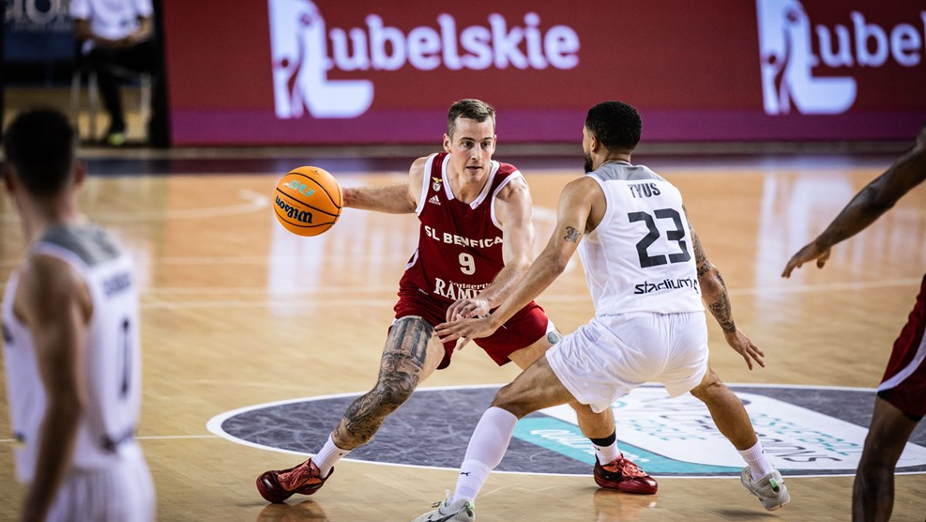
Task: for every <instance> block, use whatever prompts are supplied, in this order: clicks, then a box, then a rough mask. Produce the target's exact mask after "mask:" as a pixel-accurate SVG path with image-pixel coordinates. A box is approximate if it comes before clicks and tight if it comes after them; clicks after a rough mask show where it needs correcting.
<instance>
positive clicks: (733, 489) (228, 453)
mask: <svg viewBox="0 0 926 522" xmlns="http://www.w3.org/2000/svg"><path fill="white" fill-rule="evenodd" d="M498 157H499V159H506V158H504V154H503V153H502V152H501V151H500V152H499V154H498ZM637 159H638V161H639V162H640V163H648V164H650V165H651V166H654V167H655V168H657V170H658V171H660V172H661V173H662V174H663V175H664V176H665V177H667V178H668V179H670V180H671V181H673V182H674V183H675V184H676V185H677V186H678V187H679V188H680V189H681V191H682V193H683V194H684V196H685V198H686V206H687V209H688V212H689V215H690V217H691V220H692V223H693V225H694V227H695V228H696V230H697V231H698V233H699V235H700V237H701V239H702V241H703V243H704V247H705V249H706V252H707V255H708V257H709V258H710V259H711V260H712V261H713V262H714V263H715V264H716V265H718V267H719V268H720V269H721V271H722V273H723V275H724V279H725V280H726V282H727V284H728V286H729V289H730V293H731V296H732V300H733V307H734V315H735V318H736V320H737V324H738V325H740V326H741V328H742V329H743V330H745V332H747V333H748V334H749V335H750V336H751V338H752V339H753V340H754V341H755V342H756V343H757V344H758V345H759V346H760V347H762V348H763V349H764V350H765V352H766V354H767V359H766V361H767V368H765V369H758V370H755V371H752V372H750V371H748V370H747V369H746V367H745V365H744V364H743V361H742V359H740V358H739V356H737V355H736V354H735V353H733V351H732V350H730V349H729V348H728V347H727V346H726V344H725V343H724V342H723V338H722V336H721V335H720V330H719V328H717V327H716V325H715V324H713V323H711V324H710V336H711V343H710V344H711V350H712V354H711V361H712V365H713V367H714V369H715V370H716V371H717V372H718V373H719V375H720V376H721V377H722V378H723V379H724V380H725V381H726V382H728V383H743V384H774V385H781V386H820V387H850V388H864V389H871V388H873V387H875V386H876V385H877V383H878V382H879V380H880V376H881V374H882V372H883V369H884V366H885V363H886V361H887V358H888V354H889V351H890V347H891V345H892V343H893V341H894V339H895V337H896V335H897V333H898V332H899V330H900V328H901V327H902V325H903V324H904V322H905V320H906V316H907V314H908V313H909V311H910V309H911V307H912V305H913V302H914V298H915V296H916V292H917V289H918V285H919V282H920V279H921V278H922V276H923V273H924V271H926V243H924V241H923V238H924V237H926V188H924V187H919V188H918V189H916V190H915V191H914V192H912V193H911V194H909V195H908V196H907V197H906V199H904V200H903V201H901V203H900V204H899V205H898V206H897V207H895V208H894V209H893V210H892V211H891V212H890V213H889V214H888V215H886V216H885V217H883V218H882V219H881V221H879V222H878V223H876V224H875V225H873V226H872V227H870V228H869V229H868V230H867V231H866V232H864V233H863V234H862V235H860V236H858V237H856V238H854V239H851V240H849V241H848V242H847V243H845V244H843V245H841V246H839V247H837V249H836V250H835V252H834V256H833V259H832V260H831V262H830V264H829V265H828V266H827V268H826V269H825V270H823V271H819V270H817V269H815V268H812V267H805V268H803V269H801V270H800V271H798V272H797V273H796V274H795V275H794V276H793V277H792V279H790V280H783V279H781V278H780V277H779V274H780V272H781V270H782V268H783V267H784V265H785V262H786V261H787V259H788V258H789V256H790V255H791V254H792V253H793V252H794V251H796V250H797V249H798V248H799V247H800V246H802V245H803V244H804V243H805V242H806V241H807V240H809V239H810V238H811V237H813V236H814V235H815V234H817V233H818V232H819V231H820V230H822V228H823V227H824V226H825V224H826V223H828V222H829V220H830V219H832V218H833V217H834V216H835V215H836V213H837V212H838V211H839V210H840V209H841V208H842V206H843V205H844V204H845V203H846V202H847V201H848V200H849V198H850V197H851V196H852V195H853V194H854V193H855V192H856V191H857V190H859V189H860V188H861V187H862V186H864V184H865V183H867V181H869V180H870V179H872V178H873V177H874V176H876V175H877V174H878V173H880V172H881V171H882V170H883V169H884V168H885V167H886V166H887V165H889V163H890V158H887V157H884V158H880V157H879V158H874V159H872V158H857V157H852V156H846V157H826V158H820V157H812V156H811V157H787V158H772V159H769V158H755V159H750V158H742V159H734V160H729V159H727V160H716V161H715V160H712V159H709V158H706V159H705V158H699V159H697V161H689V160H686V159H685V158H669V159H659V158H654V159H653V161H649V162H647V161H646V160H645V159H643V158H637ZM315 163H316V164H319V165H320V166H326V164H325V163H324V162H315ZM575 163H576V165H577V166H578V165H579V163H578V160H577V161H576V162H575ZM149 164H150V163H146V162H143V161H142V162H133V161H123V162H122V163H119V164H118V166H116V167H113V166H112V165H111V164H105V163H100V162H96V163H94V162H91V163H90V166H91V172H93V171H94V169H95V168H96V169H97V170H98V171H101V170H107V171H108V175H107V176H93V177H91V178H90V179H89V180H88V182H87V183H86V186H85V187H84V191H83V193H82V197H81V201H82V204H83V207H84V209H85V210H86V212H87V213H88V214H89V215H90V216H91V217H92V218H93V219H95V220H97V221H98V222H100V223H102V224H103V225H105V226H108V227H111V228H112V229H114V230H115V231H117V232H118V234H119V235H120V236H121V238H122V240H123V242H124V243H125V244H126V246H127V248H128V249H130V250H131V252H132V253H133V254H134V257H135V260H136V263H137V266H138V274H139V278H140V281H141V285H142V288H143V293H142V320H143V330H142V334H143V350H144V361H143V363H144V381H143V393H144V395H143V410H142V418H141V424H140V426H139V437H140V439H141V442H142V446H143V449H144V451H145V454H146V456H147V459H148V462H149V465H150V467H151V470H152V473H153V476H154V481H155V485H156V488H157V494H158V515H159V520H164V521H255V520H256V521H261V522H264V521H287V522H293V521H319V522H320V521H330V522H346V521H351V522H358V521H359V522H365V521H369V522H372V521H402V520H410V519H412V518H413V517H415V516H417V515H418V514H420V513H421V512H423V511H425V510H426V509H427V508H428V507H429V505H430V503H431V502H433V501H435V500H439V499H441V498H443V495H444V490H445V489H447V488H452V487H453V484H454V480H455V472H454V471H453V470H451V469H429V468H421V467H403V466H397V465H382V464H375V463H370V462H363V461H343V462H341V463H339V464H338V465H337V474H336V475H335V476H334V477H333V479H332V480H331V481H329V482H328V484H327V485H326V486H325V488H324V489H323V490H321V491H320V492H319V493H318V494H316V495H315V496H314V497H312V498H311V500H309V499H308V498H307V497H303V498H300V499H292V500H290V501H289V504H287V505H268V504H267V503H266V502H264V501H263V500H262V499H261V498H260V496H259V495H258V494H257V492H256V490H255V488H254V478H255V477H256V476H257V475H258V474H259V473H260V472H262V471H263V470H265V469H270V468H282V467H289V466H292V465H295V464H296V463H298V462H299V457H297V456H295V455H292V454H287V453H283V452H276V451H270V450H268V449H261V448H257V447H252V446H246V445H241V444H236V443H234V442H232V441H230V440H227V439H225V438H222V437H219V436H217V435H215V434H214V433H212V432H210V431H209V430H208V429H207V428H206V423H207V422H208V421H209V420H210V419H211V418H213V417H214V416H216V415H219V414H222V413H223V412H228V411H230V410H235V409H238V408H243V407H246V406H251V405H256V404H262V403H269V402H275V401H284V400H288V399H294V398H301V397H315V396H327V395H334V394H348V393H356V392H363V391H366V390H368V389H369V387H370V386H371V385H372V384H373V381H374V380H375V376H376V372H377V368H378V361H379V354H380V350H381V348H382V343H383V341H384V339H385V333H386V328H387V327H388V325H389V323H390V321H391V318H392V305H393V304H394V300H395V291H396V285H397V281H398V279H399V276H400V274H401V271H402V270H403V268H404V265H405V262H406V260H407V259H408V257H409V256H410V254H411V253H412V252H413V250H414V247H415V243H416V239H417V235H416V230H417V228H416V227H417V221H416V220H415V219H414V216H410V215H409V216H394V215H384V214H372V213H365V212H361V211H355V210H350V209H348V210H346V211H345V212H344V213H343V215H342V217H341V220H340V221H339V223H338V224H337V225H336V226H335V227H334V228H333V229H332V230H331V231H329V232H328V233H326V234H324V235H322V236H320V237H318V238H313V239H301V238H298V237H295V236H292V235H290V234H289V233H288V232H286V231H285V230H283V229H282V228H281V227H280V226H278V225H277V223H276V222H275V218H274V217H273V214H272V209H271V207H270V202H271V200H270V195H271V193H272V189H273V186H274V183H275V181H276V179H277V177H278V176H279V175H280V174H281V170H280V168H279V164H270V165H268V166H266V167H263V168H262V167H260V166H255V165H254V164H253V163H251V164H249V165H250V166H249V168H248V169H247V170H246V171H244V172H242V171H241V170H239V169H237V168H236V162H235V161H228V162H226V163H225V164H223V165H224V166H220V167H217V166H216V165H215V164H209V166H208V168H199V167H202V166H203V164H195V165H199V167H196V168H193V166H195V165H194V164H192V163H191V164H190V165H191V167H190V169H189V170H187V171H183V170H182V169H180V170H181V171H180V172H176V170H177V169H174V170H175V172H174V173H173V174H171V175H164V174H161V173H153V172H152V171H150V170H148V168H149V167H147V166H146V165H149ZM298 164H299V163H298V160H294V163H293V164H292V165H291V166H292V167H295V166H297V165H298ZM535 164H538V165H542V164H540V163H537V162H535ZM107 165H108V166H107ZM335 167H337V165H335V166H334V167H328V168H329V170H331V171H332V172H333V173H334V174H335V175H336V177H337V178H338V179H339V181H340V182H341V183H342V184H344V185H356V184H373V183H385V182H389V181H393V180H395V179H398V176H401V172H400V170H399V169H396V170H390V169H388V168H387V169H386V170H383V171H368V170H362V169H357V170H352V169H351V168H346V167H345V168H341V169H338V168H335ZM522 168H523V167H522ZM523 170H524V172H525V175H526V177H527V179H528V182H529V184H530V186H531V188H532V192H533V197H534V203H535V207H536V210H535V217H534V219H535V225H536V228H537V237H538V245H537V249H538V251H539V248H540V247H541V246H542V244H543V243H544V242H545V241H546V238H547V237H548V235H549V233H550V230H551V226H552V222H553V218H554V209H555V207H556V202H557V196H558V194H559V191H560V189H561V188H562V186H563V185H564V184H565V183H566V182H567V181H568V180H570V179H572V178H573V177H574V176H576V175H577V174H578V171H577V170H572V169H565V168H558V169H555V170H554V169H544V168H540V167H538V168H531V169H527V168H523ZM22 247H23V244H22V236H21V233H20V229H19V226H18V223H17V221H16V219H15V216H14V214H13V209H12V208H11V206H10V202H9V201H8V200H7V199H6V198H3V199H2V201H0V281H2V282H0V285H3V284H5V281H6V279H7V277H8V275H9V273H10V271H11V269H12V268H13V267H14V266H15V264H16V262H17V260H18V259H19V258H20V255H21V254H20V252H21V251H22ZM538 301H539V302H540V303H541V304H542V305H543V306H544V307H545V308H546V309H547V311H548V312H549V314H550V316H551V317H552V318H553V319H554V320H555V321H556V323H557V325H558V326H559V328H560V329H561V330H562V331H563V332H570V331H572V330H574V329H575V328H576V327H578V326H579V325H581V324H584V323H585V322H586V321H587V320H588V318H589V317H590V316H591V315H592V313H593V310H592V306H591V303H590V301H589V298H588V294H587V289H586V285H585V281H584V276H583V275H582V269H581V266H580V265H579V264H578V263H576V264H575V265H574V266H572V267H571V268H570V270H568V271H567V272H566V273H565V274H564V275H563V276H562V277H561V278H560V280H558V281H557V282H556V283H555V284H554V285H553V286H552V287H551V288H550V289H549V290H548V291H547V292H546V293H545V294H544V295H542V296H541V297H540V298H539V299H538ZM512 366H513V365H509V366H505V367H502V368H498V367H496V366H494V365H493V364H491V362H490V361H489V360H488V359H487V358H486V357H485V356H484V355H483V354H481V353H479V351H478V350H476V349H475V348H474V347H469V348H467V349H466V350H464V351H462V352H459V353H458V354H457V357H455V359H454V363H453V365H452V366H451V367H450V369H448V370H447V371H443V372H439V373H438V374H436V375H434V376H433V377H432V378H431V379H429V380H428V381H427V382H425V384H424V385H423V386H425V387H437V386H456V385H496V384H502V383H505V382H508V381H509V380H511V379H512V378H513V377H514V376H515V375H516V369H515V368H514V367H512ZM2 379H3V377H2V372H0V380H2ZM3 386H4V390H5V384H4V385H3ZM870 406H871V404H870V403H866V404H865V405H864V407H863V408H861V409H860V412H859V415H861V416H863V417H864V416H867V415H869V414H870V411H869V410H870ZM332 427H333V426H332ZM922 430H923V427H922V426H920V427H919V428H918V432H917V433H918V434H920V435H921V434H922ZM407 431H408V445H409V447H411V448H415V447H418V446H422V445H426V444H427V443H428V441H427V440H423V439H422V438H421V437H419V436H416V433H415V430H414V428H413V426H409V427H408V428H407ZM625 433H626V431H625ZM618 436H619V438H620V437H621V436H622V431H621V428H620V427H618ZM9 437H10V429H9V417H8V410H7V402H6V398H5V394H4V395H3V399H0V520H15V516H16V512H17V509H18V506H19V505H20V503H21V502H22V499H23V495H24V488H23V487H22V486H21V485H19V484H17V483H16V482H15V480H14V475H13V469H12V450H13V445H12V442H11V440H10V438H9ZM322 442H323V440H321V439H319V440H318V441H316V442H314V443H312V444H310V445H311V446H313V447H320V446H321V444H322ZM375 443H376V442H375V440H374V444H375ZM920 449H922V448H920ZM413 451H414V450H413ZM538 471H543V472H552V473H555V472H556V470H555V469H554V470H547V469H545V470H538ZM590 472H591V468H590V467H589V475H586V476H557V475H550V474H519V473H505V474H494V475H493V476H492V477H491V478H490V479H489V481H488V483H487V484H486V487H485V488H484V490H483V492H482V495H481V497H480V498H479V499H478V502H477V513H478V516H479V520H480V521H485V522H489V521H509V520H515V521H522V520H523V521H534V520H537V521H567V520H568V521H581V522H586V521H587V522H592V521H598V522H605V521H607V522H617V521H627V520H643V521H675V520H679V521H681V520H684V521H686V522H696V521H714V520H794V521H817V520H820V521H828V520H833V521H838V520H848V519H849V504H850V492H851V486H852V477H851V476H829V477H826V476H824V477H820V476H816V477H789V478H788V479H787V483H788V485H789V488H790V491H791V494H792V497H793V500H792V503H791V505H789V506H787V507H786V508H784V509H783V510H781V511H778V512H776V513H767V512H765V511H764V510H763V509H762V508H761V506H760V505H759V503H758V502H757V501H756V499H754V498H752V497H750V496H749V495H748V494H747V493H746V491H745V490H744V489H743V488H742V487H741V486H740V484H739V483H738V479H735V478H668V477H659V476H658V474H657V478H658V479H659V481H660V490H659V493H658V494H657V495H654V496H649V497H638V496H631V495H625V494H616V493H614V492H610V491H602V490H598V489H597V488H596V487H595V485H594V482H593V481H592V478H591V476H590ZM896 487H897V498H896V504H895V509H894V520H916V521H920V520H923V518H924V512H926V475H923V474H911V475H903V476H899V477H898V479H897V484H896Z"/></svg>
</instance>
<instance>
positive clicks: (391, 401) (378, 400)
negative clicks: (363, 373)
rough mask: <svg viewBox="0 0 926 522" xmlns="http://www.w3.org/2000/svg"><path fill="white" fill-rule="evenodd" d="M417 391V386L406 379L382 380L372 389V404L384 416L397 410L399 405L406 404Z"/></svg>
mask: <svg viewBox="0 0 926 522" xmlns="http://www.w3.org/2000/svg"><path fill="white" fill-rule="evenodd" d="M414 391H415V387H414V386H413V385H412V384H411V383H408V382H404V381H380V382H377V383H376V386H375V387H374V388H373V390H372V391H370V396H371V398H372V399H373V401H371V404H372V405H373V406H374V409H375V410H377V411H378V412H381V413H382V415H383V416H385V415H388V414H390V413H392V412H393V411H395V410H397V409H398V408H399V406H401V405H403V404H405V401H407V400H408V399H409V398H410V397H411V396H412V392H414Z"/></svg>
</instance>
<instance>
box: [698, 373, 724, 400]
mask: <svg viewBox="0 0 926 522" xmlns="http://www.w3.org/2000/svg"><path fill="white" fill-rule="evenodd" d="M726 390H727V385H726V384H724V383H723V381H721V380H720V378H719V377H717V374H715V373H714V372H713V370H708V373H707V374H706V375H705V376H704V379H703V380H702V381H701V383H700V384H698V385H697V386H695V387H694V388H692V389H691V394H692V395H693V396H694V397H695V398H696V399H698V400H700V401H701V402H705V403H706V402H710V401H711V400H713V399H714V398H715V397H718V396H720V395H721V394H723V393H724V392H726Z"/></svg>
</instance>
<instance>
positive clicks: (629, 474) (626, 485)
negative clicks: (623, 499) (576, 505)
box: [595, 453, 659, 495]
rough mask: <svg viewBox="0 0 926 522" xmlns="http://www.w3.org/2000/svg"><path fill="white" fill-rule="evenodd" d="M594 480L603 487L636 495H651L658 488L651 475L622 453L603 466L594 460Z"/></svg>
mask: <svg viewBox="0 0 926 522" xmlns="http://www.w3.org/2000/svg"><path fill="white" fill-rule="evenodd" d="M595 482H596V483H597V484H598V485H599V486H601V487H603V488H609V489H617V490H619V491H623V492H624V493H636V494H638V495H652V494H653V493H655V492H656V490H657V489H659V486H658V485H657V484H656V481H655V480H653V477H651V476H649V475H647V474H646V472H645V471H643V470H642V469H640V467H639V466H637V465H636V464H634V463H633V462H632V461H631V460H629V459H625V458H624V454H623V453H621V456H620V457H617V458H616V459H614V460H612V461H611V462H610V463H609V464H605V465H604V466H602V465H601V464H600V463H599V462H598V461H597V460H596V461H595Z"/></svg>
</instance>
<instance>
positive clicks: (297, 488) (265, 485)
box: [257, 459, 334, 504]
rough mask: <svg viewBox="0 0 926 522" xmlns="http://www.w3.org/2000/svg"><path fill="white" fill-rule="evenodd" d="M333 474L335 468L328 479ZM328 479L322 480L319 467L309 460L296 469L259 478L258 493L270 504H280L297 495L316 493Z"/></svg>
mask: <svg viewBox="0 0 926 522" xmlns="http://www.w3.org/2000/svg"><path fill="white" fill-rule="evenodd" d="M333 473H334V468H331V471H330V472H329V473H328V477H330V476H331V475H332V474H333ZM328 477H325V478H321V476H320V472H319V471H318V466H316V465H315V463H314V462H312V459H309V460H307V461H305V462H303V463H302V464H299V465H298V466H296V467H295V468H289V469H283V470H279V471H275V470H270V471H265V472H264V473H262V474H261V475H260V476H259V477H257V491H258V492H260V496H262V497H264V498H265V499H266V500H267V501H268V502H273V503H274V504H279V503H280V502H283V501H284V500H286V499H288V498H289V497H291V496H293V495H295V494H296V493H299V494H300V495H311V494H312V493H315V492H316V491H318V490H319V489H321V487H322V486H323V485H325V481H326V480H328Z"/></svg>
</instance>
